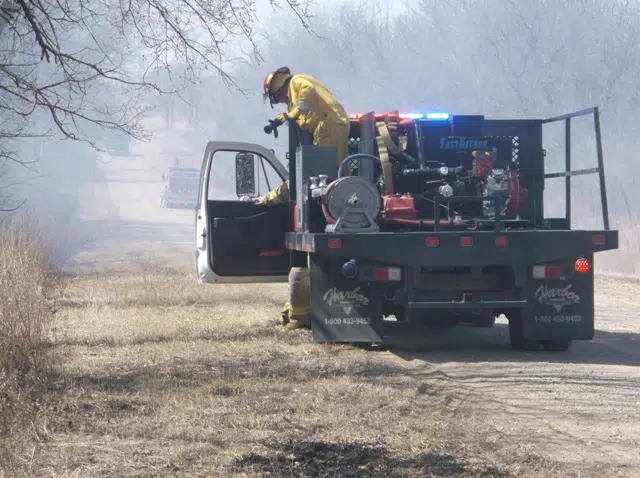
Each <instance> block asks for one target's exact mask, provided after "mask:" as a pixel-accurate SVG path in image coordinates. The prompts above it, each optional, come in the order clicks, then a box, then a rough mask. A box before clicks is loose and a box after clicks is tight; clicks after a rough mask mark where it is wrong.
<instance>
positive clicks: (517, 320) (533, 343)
mask: <svg viewBox="0 0 640 478" xmlns="http://www.w3.org/2000/svg"><path fill="white" fill-rule="evenodd" d="M507 318H508V319H509V341H510V342H511V348H512V349H514V350H540V345H541V344H540V342H539V341H537V340H529V339H526V338H525V337H524V336H523V335H522V315H521V312H520V311H517V312H512V313H511V314H509V315H508V316H507Z"/></svg>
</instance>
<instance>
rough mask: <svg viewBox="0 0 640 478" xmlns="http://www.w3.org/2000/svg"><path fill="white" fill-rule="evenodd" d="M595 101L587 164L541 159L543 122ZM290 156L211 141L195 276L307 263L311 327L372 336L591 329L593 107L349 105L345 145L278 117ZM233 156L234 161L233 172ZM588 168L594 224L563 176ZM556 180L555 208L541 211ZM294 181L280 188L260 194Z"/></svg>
mask: <svg viewBox="0 0 640 478" xmlns="http://www.w3.org/2000/svg"><path fill="white" fill-rule="evenodd" d="M578 116H592V118H593V123H594V136H595V144H596V151H595V154H594V156H595V160H596V165H595V166H596V167H593V168H588V169H580V170H573V169H572V168H571V145H570V134H567V136H566V141H567V145H566V148H565V153H566V158H565V170H564V171H557V172H551V173H548V172H546V171H545V149H544V148H543V135H542V127H543V125H545V124H549V123H557V122H561V123H564V125H565V130H566V131H568V132H570V126H571V119H572V118H575V117H578ZM288 128H289V153H288V158H287V159H289V160H290V162H291V167H290V168H289V171H287V169H286V168H285V167H284V166H283V164H282V162H281V161H279V160H278V158H276V157H275V155H274V154H273V152H271V151H269V150H268V149H266V148H264V147H262V146H260V145H256V144H249V143H242V142H215V141H214V142H210V143H209V144H208V145H207V148H206V151H205V155H204V158H203V163H202V169H201V175H200V188H199V195H198V201H197V206H196V238H195V239H196V267H197V274H198V280H199V281H200V282H201V283H203V284H215V283H241V282H285V281H286V280H287V273H288V270H289V268H290V267H292V266H308V267H310V273H311V309H312V318H311V323H312V333H313V337H314V339H315V340H316V341H318V342H367V343H371V342H373V343H382V342H385V341H386V340H388V339H389V337H391V336H393V335H394V334H397V333H399V332H402V333H415V331H423V330H424V329H425V327H426V328H429V327H441V326H451V325H463V324H473V325H479V326H491V325H493V322H494V320H495V317H496V316H498V315H501V314H504V315H505V316H506V317H507V318H508V320H509V333H510V339H511V344H512V346H513V348H516V349H523V348H534V349H545V350H567V349H568V348H569V346H570V344H571V342H572V341H573V340H589V339H591V338H592V337H593V333H594V305H593V258H594V253H596V252H599V251H604V250H610V249H615V248H617V247H618V235H617V231H611V230H610V228H609V218H608V207H607V199H606V188H605V180H604V164H603V155H602V144H601V141H600V127H599V113H598V109H597V107H596V108H590V109H588V110H584V111H580V112H576V113H571V114H568V115H562V116H559V117H556V118H549V119H487V118H485V117H484V116H482V115H452V114H448V113H442V112H434V113H405V114H403V113H399V112H391V113H383V114H378V113H376V112H370V113H366V114H353V115H352V116H351V135H350V139H349V156H348V157H347V158H345V159H344V161H343V163H342V165H341V166H340V168H338V169H337V170H336V166H335V149H334V148H328V147H316V146H311V145H310V138H309V137H308V136H306V135H304V134H302V133H301V132H300V131H299V130H297V129H296V127H295V125H289V126H288ZM231 172H233V173H232V174H231ZM585 174H597V175H598V180H599V181H598V183H599V186H600V199H601V206H602V226H603V227H602V228H601V229H595V230H579V229H575V228H572V217H571V195H570V191H571V179H572V178H573V177H574V176H579V175H585ZM557 178H560V180H563V181H564V183H565V186H566V197H565V199H566V200H565V206H566V207H565V214H564V216H563V217H546V216H545V214H544V207H543V205H544V202H545V200H554V199H553V198H551V199H550V198H547V197H545V184H546V182H547V181H549V180H551V179H557ZM286 179H288V180H289V181H290V188H289V190H290V197H289V202H288V203H285V204H280V205H276V206H273V207H266V206H263V205H257V204H255V202H254V200H255V198H256V197H258V196H260V195H263V194H265V193H266V192H267V191H269V190H272V189H273V188H275V187H276V186H278V185H279V184H281V183H282V182H283V181H284V180H286Z"/></svg>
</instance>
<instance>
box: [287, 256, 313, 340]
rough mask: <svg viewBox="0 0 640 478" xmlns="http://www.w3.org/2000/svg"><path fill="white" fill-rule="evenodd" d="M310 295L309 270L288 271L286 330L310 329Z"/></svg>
mask: <svg viewBox="0 0 640 478" xmlns="http://www.w3.org/2000/svg"><path fill="white" fill-rule="evenodd" d="M310 301H311V295H310V281H309V269H308V268H307V267H292V268H291V270H290V271H289V302H287V303H286V304H285V310H286V311H287V318H288V323H286V324H284V325H285V328H286V329H287V330H295V329H310V328H311V322H310V316H311V304H310Z"/></svg>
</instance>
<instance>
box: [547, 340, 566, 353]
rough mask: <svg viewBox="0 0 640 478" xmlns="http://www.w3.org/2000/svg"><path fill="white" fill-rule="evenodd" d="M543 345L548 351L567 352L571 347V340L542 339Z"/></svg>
mask: <svg viewBox="0 0 640 478" xmlns="http://www.w3.org/2000/svg"><path fill="white" fill-rule="evenodd" d="M541 342H542V347H543V348H544V349H545V350H546V351H548V352H566V351H567V350H569V348H570V347H571V342H572V341H571V340H542V341H541Z"/></svg>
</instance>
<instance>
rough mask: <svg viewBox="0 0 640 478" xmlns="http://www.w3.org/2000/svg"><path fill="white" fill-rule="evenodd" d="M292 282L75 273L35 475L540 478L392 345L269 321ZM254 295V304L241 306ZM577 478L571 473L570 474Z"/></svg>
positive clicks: (62, 314)
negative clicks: (313, 333)
mask: <svg viewBox="0 0 640 478" xmlns="http://www.w3.org/2000/svg"><path fill="white" fill-rule="evenodd" d="M285 291H286V289H285V288H284V287H283V286H281V285H271V286H264V285H263V286H251V285H250V286H216V287H204V286H201V285H199V284H197V283H196V281H195V278H194V277H193V275H192V274H190V273H182V272H176V271H170V270H158V271H144V272H141V273H138V274H132V275H115V274H114V275H112V276H108V277H79V278H73V279H69V281H68V283H67V285H66V288H65V290H64V292H63V294H62V295H61V296H60V297H59V298H58V300H57V307H58V310H57V313H56V317H57V319H56V324H57V327H56V333H55V338H54V339H53V340H54V347H53V349H54V350H56V352H57V353H58V354H59V355H60V356H62V357H64V361H63V365H62V366H61V367H60V369H59V372H58V373H57V375H56V380H55V384H54V386H53V387H52V389H51V392H50V397H49V399H48V403H49V406H48V407H49V408H48V410H47V413H46V415H45V416H44V417H43V418H42V421H41V423H40V425H39V430H38V431H39V433H38V440H39V443H38V444H37V445H36V446H35V447H34V448H33V449H30V450H29V456H28V459H25V461H24V463H23V465H24V466H23V468H22V469H23V470H26V474H27V475H28V476H52V477H53V476H55V477H58V476H78V477H89V476H109V477H111V476H113V477H116V476H118V477H123V476H127V477H151V476H225V477H226V476H229V477H232V476H271V477H285V476H296V477H312V476H313V477H315V476H327V477H328V476H332V477H333V476H335V477H349V476H353V477H356V476H358V477H383V476H392V477H396V476H397V477H400V476H406V477H414V476H415V477H418V476H420V477H445V476H446V477H454V476H455V477H485V478H489V477H507V476H522V477H529V476H530V477H533V476H535V477H540V476H573V475H567V474H566V473H565V474H563V469H562V467H560V466H559V465H558V464H554V463H550V462H549V461H548V460H543V459H542V458H539V457H538V456H537V455H536V454H535V453H534V452H533V449H532V447H531V446H528V444H527V443H520V442H518V441H517V440H516V441H514V440H513V439H510V438H509V437H508V436H506V435H504V434H503V432H501V427H500V426H499V424H497V423H495V422H494V421H491V420H490V419H489V417H488V416H483V415H482V412H478V411H476V410H475V409H474V400H481V397H477V398H470V397H467V398H466V399H465V400H461V399H460V397H457V396H456V393H455V392H451V391H449V392H447V391H443V390H442V388H441V387H440V385H439V383H440V382H439V377H438V376H437V374H436V375H434V376H433V377H428V376H427V377H426V378H425V377H422V378H421V379H420V380H416V379H415V378H412V376H411V374H408V373H405V372H406V370H404V369H403V366H402V363H401V361H399V360H389V359H388V358H389V357H388V353H387V352H371V351H365V350H360V349H356V348H353V347H349V346H335V345H334V346H329V345H319V344H314V343H313V342H312V341H311V338H310V333H309V332H307V331H294V332H287V331H283V330H279V329H273V328H269V327H266V326H265V325H264V322H265V320H266V319H268V318H269V317H270V316H271V315H274V314H276V313H277V311H278V310H279V307H280V305H281V301H282V299H283V297H284V293H285ZM247 298H249V300H247ZM576 476H577V475H576Z"/></svg>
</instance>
